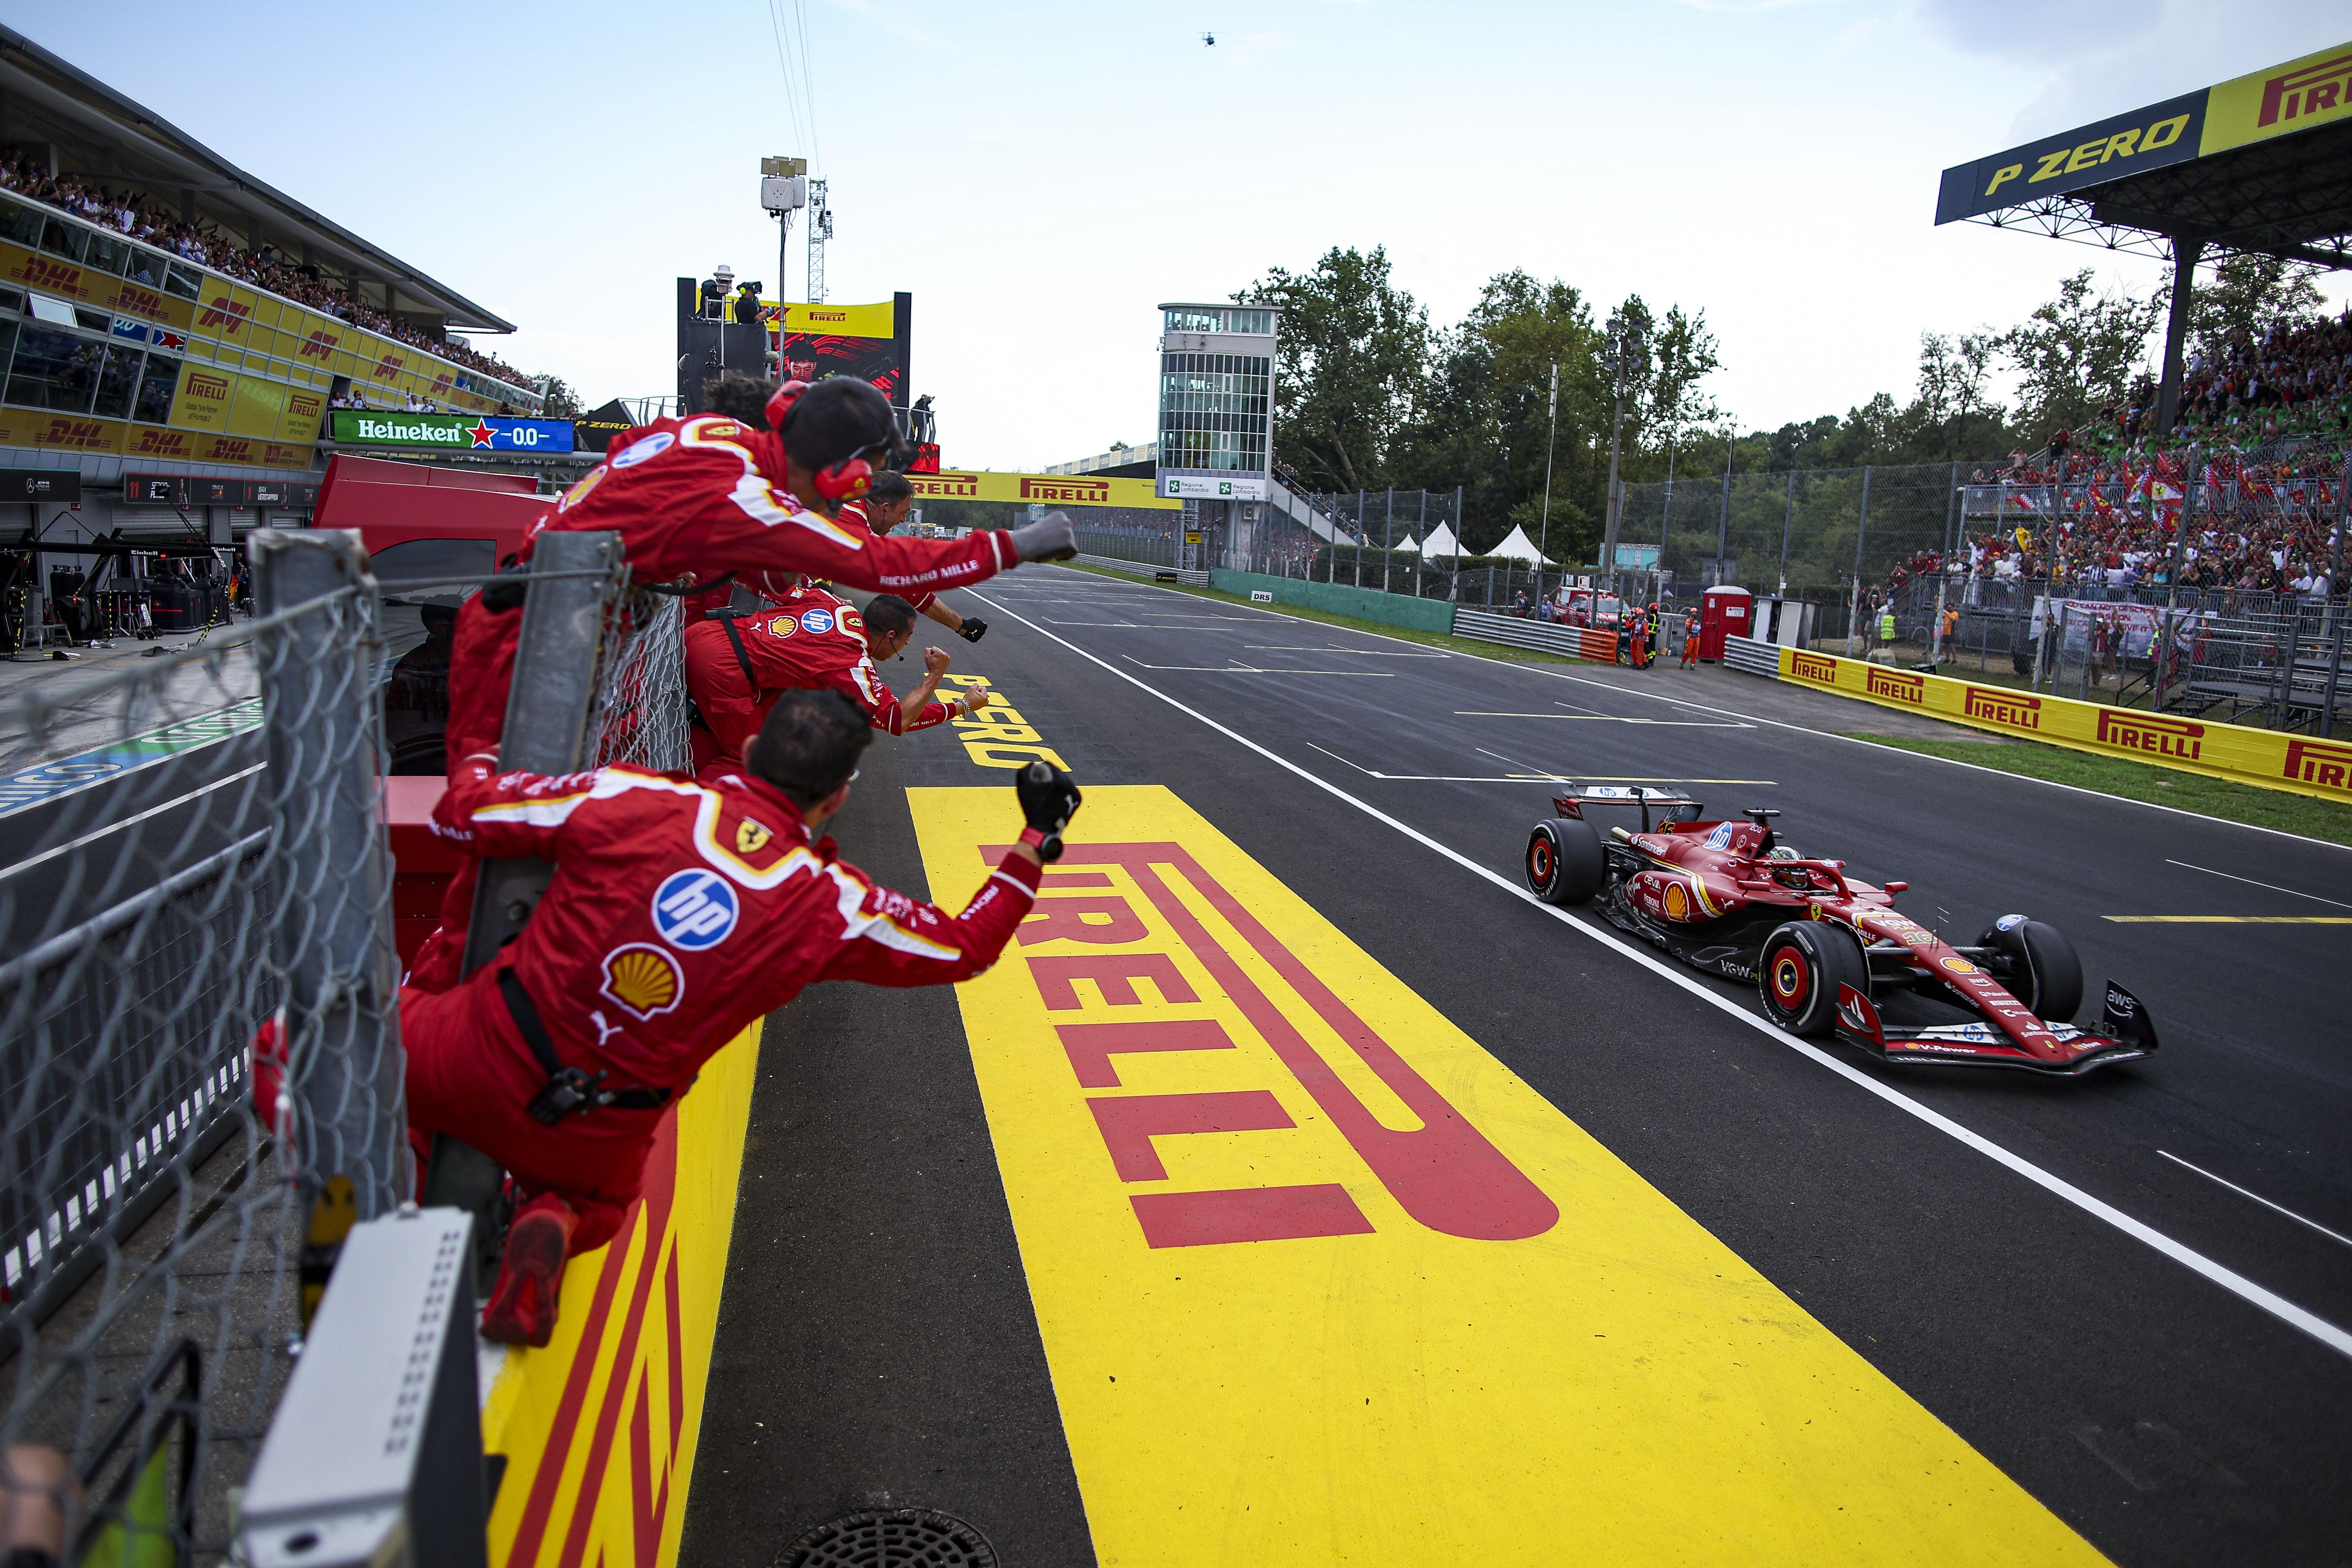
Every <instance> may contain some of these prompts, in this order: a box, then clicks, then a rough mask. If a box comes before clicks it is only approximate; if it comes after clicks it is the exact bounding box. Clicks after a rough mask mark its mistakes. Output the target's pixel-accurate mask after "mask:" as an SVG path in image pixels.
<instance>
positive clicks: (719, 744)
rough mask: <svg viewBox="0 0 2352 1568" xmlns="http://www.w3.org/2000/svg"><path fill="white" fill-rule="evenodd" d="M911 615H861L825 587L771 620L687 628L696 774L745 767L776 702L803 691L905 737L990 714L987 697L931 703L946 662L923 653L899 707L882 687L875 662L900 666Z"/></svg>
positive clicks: (879, 609) (881, 600) (896, 607)
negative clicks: (834, 696) (894, 661)
mask: <svg viewBox="0 0 2352 1568" xmlns="http://www.w3.org/2000/svg"><path fill="white" fill-rule="evenodd" d="M914 632H915V612H914V608H913V606H911V605H908V603H907V601H906V600H904V599H901V598H899V597H898V596H897V595H891V594H881V595H876V597H875V599H874V602H873V603H871V604H869V605H866V609H865V611H864V612H863V613H862V614H861V613H860V612H859V610H858V609H857V607H856V605H851V604H848V603H846V602H845V601H844V600H841V599H838V598H835V596H834V595H831V594H828V593H826V592H825V591H824V590H823V589H822V588H802V589H799V590H796V591H795V592H794V593H793V595H792V596H791V597H790V598H788V599H787V600H785V601H784V603H783V604H782V605H778V606H776V607H775V608H774V609H773V610H772V612H763V613H760V614H755V615H750V616H736V615H729V616H720V617H716V618H713V619H710V620H706V621H703V622H701V623H699V624H698V625H696V626H688V627H687V628H686V689H687V692H688V695H690V696H691V697H692V698H693V699H694V717H695V719H696V720H697V721H698V722H697V723H695V725H694V726H693V728H692V729H690V730H689V731H688V737H689V739H690V741H691V742H692V745H693V749H694V768H695V772H696V773H703V772H705V771H706V770H708V769H710V768H714V767H715V768H719V769H721V770H731V769H735V768H740V767H741V766H742V765H743V748H744V745H745V743H746V742H749V741H750V740H751V737H752V736H754V735H756V734H758V733H759V732H760V725H761V722H762V721H764V720H766V718H767V716H768V710H769V709H770V708H771V707H772V706H773V705H774V703H775V700H776V699H777V697H778V696H779V695H781V694H782V693H783V692H785V691H789V690H793V689H798V688H803V687H817V688H824V689H830V690H834V691H838V692H840V693H841V694H842V695H843V696H845V697H846V698H848V699H849V700H851V701H853V702H855V703H856V704H857V706H858V707H859V708H861V709H863V710H865V712H866V716H867V717H868V718H869V719H870V720H871V721H873V725H874V728H876V729H877V730H882V731H887V732H889V733H890V734H893V735H904V734H908V733H911V732H912V731H917V730H928V729H929V728H930V727H931V726H932V725H934V724H943V723H945V722H947V721H948V720H950V719H951V718H954V717H955V716H956V715H957V714H958V713H961V714H962V715H964V716H965V717H967V718H969V717H970V716H971V715H972V714H974V713H977V712H979V711H980V710H981V709H982V708H983V707H985V706H986V705H987V703H988V700H989V691H988V688H986V687H985V686H975V687H972V688H971V689H968V690H966V691H965V692H964V694H963V696H962V698H961V700H960V701H958V702H935V701H933V700H931V694H932V693H933V692H935V691H937V690H938V689H939V685H940V677H941V676H943V675H945V674H946V673H947V672H948V665H949V662H950V661H949V658H948V656H947V654H946V653H945V652H943V651H942V650H940V649H939V648H929V649H927V650H926V651H925V653H924V658H923V664H924V676H923V681H922V684H920V685H919V686H918V687H916V688H915V689H914V690H912V691H910V692H908V694H907V697H906V700H904V701H903V702H901V701H900V700H899V699H898V697H897V696H896V695H894V694H893V693H892V692H891V690H890V689H889V687H887V686H886V685H884V684H883V681H882V673H881V671H880V670H879V669H877V668H876V664H877V661H879V660H882V659H888V658H897V657H898V655H899V654H900V653H902V652H904V651H905V649H906V647H907V641H908V638H909V637H913V636H914Z"/></svg>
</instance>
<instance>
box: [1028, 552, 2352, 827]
mask: <svg viewBox="0 0 2352 1568" xmlns="http://www.w3.org/2000/svg"><path fill="white" fill-rule="evenodd" d="M1135 585H1136V586H1137V587H1139V588H1140V587H1143V586H1146V584H1140V583H1139V584H1135ZM1152 592H1154V593H1159V594H1175V593H1176V592H1177V590H1175V589H1173V588H1160V587H1154V588H1153V589H1152ZM1179 596H1180V597H1181V596H1182V595H1179ZM1233 607H1234V609H1237V610H1238V609H1242V608H1244V606H1243V605H1234V606H1233ZM1257 613H1258V614H1259V615H1262V616H1273V617H1274V618H1275V619H1276V620H1278V621H1289V622H1291V623H1293V624H1294V625H1297V626H1319V625H1321V624H1322V623H1320V622H1318V621H1309V620H1307V619H1305V618H1303V617H1301V616H1286V615H1282V614H1280V613H1279V612H1277V611H1274V610H1259V611H1258V612H1257ZM1041 629H1042V628H1041ZM1346 629H1348V630H1349V631H1352V632H1354V633H1355V635H1356V636H1358V637H1380V638H1381V639H1383V640H1385V641H1388V642H1403V641H1405V639H1404V638H1402V637H1390V636H1389V635H1388V634H1387V633H1386V632H1368V631H1361V630H1358V629H1357V628H1356V627H1353V626H1349V627H1348V628H1346ZM1486 662H1487V663H1489V664H1494V665H1499V666H1500V667H1502V668H1505V669H1516V670H1521V671H1524V672H1525V673H1527V674H1528V675H1540V676H1543V677H1545V678H1547V679H1552V680H1572V681H1574V682H1575V683H1576V684H1577V685H1579V686H1591V687H1597V688H1599V689H1601V690H1602V691H1611V692H1615V693H1616V694H1617V695H1619V696H1621V697H1640V698H1645V699H1647V700H1650V701H1652V702H1671V703H1674V704H1675V706H1676V707H1680V708H1695V709H1696V710H1698V711H1699V712H1701V713H1719V714H1721V715H1723V716H1724V717H1725V718H1727V719H1738V720H1740V721H1743V722H1745V723H1749V724H1764V725H1769V726H1770V727H1771V728H1773V729H1775V730H1794V731H1796V732H1797V733H1798V734H1800V735H1812V736H1816V737H1818V738H1819V739H1821V740H1824V741H1839V742H1844V743H1845V744H1846V745H1849V746H1868V747H1870V749H1871V750H1872V751H1874V752H1892V753H1894V754H1895V755H1897V756H1904V757H1915V758H1916V759H1918V760H1919V761H1921V762H1927V763H1943V764H1944V765H1945V766H1947V767H1953V768H1967V769H1968V770H1969V771H1970V772H1971V773H1993V774H1997V775H1998V776H2000V777H2001V778H2005V779H2016V780H2018V781H2019V782H2021V783H2023V784H2042V785H2046V786H2047V787H2049V788H2051V789H2063V790H2064V791H2065V792H2066V793H2067V794H2069V795H2089V796H2091V797H2092V798H2093V799H2095V800H2104V801H2120V802H2121V803H2122V804H2124V805H2139V806H2146V807H2147V809H2148V810H2150V811H2161V812H2167V813H2169V814H2170V815H2172V816H2188V817H2194V818H2195V819H2196V820H2198V821H2199V822H2204V823H2210V824H2213V825H2215V826H2221V827H2242V828H2243V829H2245V830H2246V831H2247V832H2249V833H2264V834H2268V835H2269V836H2270V837H2273V838H2292V839H2294V841H2295V842H2296V843H2298V844H2315V845H2318V846H2319V847H2322V848H2326V849H2352V844H2338V843H2336V842H2334V841H2333V840H2331V839H2326V838H2313V837H2308V836H2307V835H2305V834H2301V833H2289V832H2288V831H2287V830H2286V829H2284V828H2283V827H2264V826H2262V825H2260V824H2259V823H2252V822H2236V821H2232V820H2231V818H2229V817H2226V816H2206V815H2205V814H2204V813H2203V812H2201V811H2191V810H2189V808H2188V807H2186V806H2179V805H2161V804H2159V803H2158V802H2156V801H2152V800H2134V799H2132V798H2131V796H2129V795H2109V794H2108V793H2107V792H2106V791H2105V790H2097V789H2085V788H2084V787H2083V786H2082V785H2081V784H2060V783H2059V782H2058V781H2057V780H2056V779H2041V778H2035V777H2034V776H2033V775H2032V774H2031V773H2011V772H2010V771H2009V770H2008V769H2006V768H1989V767H1986V766H1985V765H1984V764H1983V763H1964V762H1961V761H1960V760H1959V759H1958V758H1957V757H1939V756H1937V755H1936V754H1935V753H1934V752H1906V751H1904V750H1902V749H1901V748H1900V747H1896V746H1882V745H1879V744H1877V743H1876V742H1871V741H1857V740H1855V739H1854V738H1853V736H1851V735H1841V734H1839V733H1837V732H1836V731H1833V730H1816V729H1812V728H1811V727H1810V726H1807V725H1804V724H1791V723H1790V722H1789V721H1787V720H1785V719H1767V718H1765V717H1763V716H1762V715H1761V714H1755V713H1735V712H1732V711H1731V710H1728V709H1725V708H1710V707H1708V706H1707V705H1706V703H1704V702H1691V701H1686V700H1684V699H1682V698H1679V697H1667V696H1664V695H1663V694H1661V693H1659V692H1655V691H1635V690H1633V689H1631V688H1629V687H1623V686H1613V685H1612V684H1610V683H1609V682H1608V681H1605V680H1593V679H1589V678H1587V677H1585V676H1581V675H1565V674H1562V673H1561V672H1560V671H1559V670H1556V669H1553V668H1549V666H1546V665H1541V664H1527V663H1522V662H1520V661H1518V660H1516V659H1504V658H1494V659H1488V660H1487V661H1486ZM1849 700H1851V699H1849ZM1865 716H1866V715H1857V717H1865ZM2150 765H2154V764H2150ZM1688 782H1691V783H1697V782H1700V781H1697V780H1692V781H1688Z"/></svg>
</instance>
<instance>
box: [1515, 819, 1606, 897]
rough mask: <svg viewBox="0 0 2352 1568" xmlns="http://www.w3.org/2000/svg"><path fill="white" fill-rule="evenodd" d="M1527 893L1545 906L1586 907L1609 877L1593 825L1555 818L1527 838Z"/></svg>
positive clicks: (1541, 825)
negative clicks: (1582, 905)
mask: <svg viewBox="0 0 2352 1568" xmlns="http://www.w3.org/2000/svg"><path fill="white" fill-rule="evenodd" d="M1523 869H1524V870H1525V871H1526V872H1527V878H1528V891H1529V892H1531V893H1533V894H1534V895H1535V896H1536V897H1537V898H1538V899H1541V900H1543V901H1544V902H1546V903H1548V904H1589V903H1591V901H1592V895H1593V894H1595V893H1597V892H1599V891H1600V890H1601V882H1602V881H1603V880H1604V879H1606V878H1607V876H1608V869H1609V863H1608V858H1607V857H1606V856H1604V855H1602V854H1601V835H1600V834H1599V833H1598V832H1596V831H1594V829H1593V826H1592V824H1591V823H1589V822H1583V821H1579V820H1577V819H1576V818H1573V817H1565V816H1555V817H1553V818H1551V819H1550V820H1549V821H1547V822H1538V823H1537V824H1536V827H1535V831H1534V832H1532V833H1530V834H1528V854H1527V862H1526V865H1525V867H1524V868H1523Z"/></svg>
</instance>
